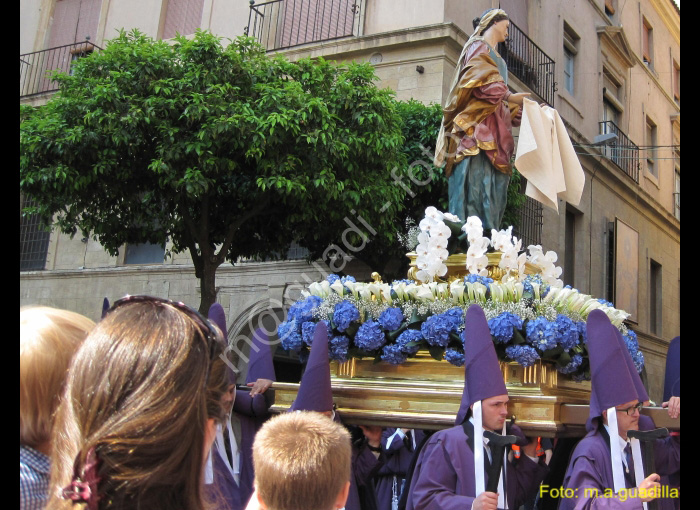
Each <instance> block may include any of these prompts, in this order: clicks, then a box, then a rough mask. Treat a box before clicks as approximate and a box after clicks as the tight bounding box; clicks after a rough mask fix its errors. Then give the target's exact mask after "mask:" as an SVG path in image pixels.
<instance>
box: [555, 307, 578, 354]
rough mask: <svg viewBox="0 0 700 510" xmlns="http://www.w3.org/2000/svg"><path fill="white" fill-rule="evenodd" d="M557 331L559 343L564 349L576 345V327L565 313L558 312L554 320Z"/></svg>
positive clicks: (566, 349)
mask: <svg viewBox="0 0 700 510" xmlns="http://www.w3.org/2000/svg"><path fill="white" fill-rule="evenodd" d="M555 324H556V327H557V332H558V333H559V345H561V346H562V347H563V348H564V350H565V351H568V350H569V349H573V348H574V347H576V346H577V345H578V327H577V326H576V324H575V323H574V321H572V320H571V319H569V318H568V317H567V316H566V315H562V314H559V315H557V319H556V321H555Z"/></svg>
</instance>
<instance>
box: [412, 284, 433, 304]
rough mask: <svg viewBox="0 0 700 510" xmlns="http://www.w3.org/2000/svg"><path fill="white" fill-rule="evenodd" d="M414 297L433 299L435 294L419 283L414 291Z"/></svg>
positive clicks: (426, 299) (425, 299)
mask: <svg viewBox="0 0 700 510" xmlns="http://www.w3.org/2000/svg"><path fill="white" fill-rule="evenodd" d="M416 299H421V300H423V301H435V295H434V294H433V292H432V291H431V290H430V289H429V288H428V287H427V286H425V285H421V286H420V287H419V288H418V290H417V291H416Z"/></svg>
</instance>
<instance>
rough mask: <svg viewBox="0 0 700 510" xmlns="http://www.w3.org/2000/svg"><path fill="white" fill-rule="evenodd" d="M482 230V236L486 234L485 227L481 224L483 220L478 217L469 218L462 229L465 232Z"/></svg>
mask: <svg viewBox="0 0 700 510" xmlns="http://www.w3.org/2000/svg"><path fill="white" fill-rule="evenodd" d="M477 228H478V229H480V230H481V232H482V234H483V232H484V226H483V224H482V223H481V219H480V218H479V217H478V216H469V217H468V218H467V221H466V223H465V224H464V226H463V227H462V229H463V230H465V231H466V230H472V229H477Z"/></svg>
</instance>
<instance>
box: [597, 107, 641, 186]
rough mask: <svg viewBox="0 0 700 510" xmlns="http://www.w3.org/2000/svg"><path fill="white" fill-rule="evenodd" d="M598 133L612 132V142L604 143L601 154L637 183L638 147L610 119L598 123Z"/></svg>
mask: <svg viewBox="0 0 700 510" xmlns="http://www.w3.org/2000/svg"><path fill="white" fill-rule="evenodd" d="M598 125H599V127H600V134H601V135H605V134H614V135H616V136H617V138H616V139H615V141H614V142H612V143H609V144H607V145H605V146H604V147H603V149H602V152H603V154H604V155H605V156H606V157H607V158H609V159H610V161H612V162H613V163H615V164H616V165H617V166H618V167H619V168H620V169H621V170H622V171H623V172H624V173H625V175H627V176H628V177H629V178H630V179H632V180H633V181H634V182H636V183H637V184H639V147H638V146H637V145H636V144H635V143H634V142H633V141H632V140H630V139H629V137H628V136H627V135H626V134H625V133H624V132H623V131H622V130H621V129H620V128H619V127H618V126H617V124H615V123H614V122H613V121H611V120H606V121H603V122H599V123H598Z"/></svg>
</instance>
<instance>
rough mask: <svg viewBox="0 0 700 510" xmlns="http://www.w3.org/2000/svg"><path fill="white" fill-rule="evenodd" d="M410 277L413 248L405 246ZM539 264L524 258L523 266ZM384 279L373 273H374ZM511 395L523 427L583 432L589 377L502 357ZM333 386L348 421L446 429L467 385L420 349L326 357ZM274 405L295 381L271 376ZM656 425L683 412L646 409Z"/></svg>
mask: <svg viewBox="0 0 700 510" xmlns="http://www.w3.org/2000/svg"><path fill="white" fill-rule="evenodd" d="M407 256H408V257H409V258H410V259H411V268H410V269H409V272H408V277H409V278H411V279H414V278H415V273H416V269H417V268H416V254H415V253H408V254H407ZM487 256H488V258H489V265H488V267H487V270H488V277H490V278H493V279H494V281H499V280H500V279H501V278H502V277H503V276H504V271H503V270H502V269H501V268H499V267H498V262H499V260H500V257H501V253H499V252H491V253H488V254H487ZM465 259H466V255H465V254H455V255H450V256H449V258H448V259H447V261H446V265H447V267H448V273H447V275H446V277H447V278H448V280H452V281H453V280H454V279H456V278H461V277H463V276H464V275H465V274H466V273H465ZM537 272H539V271H538V268H537V267H536V266H534V265H532V264H530V263H527V265H526V269H525V273H526V274H535V273H537ZM372 277H373V278H374V280H375V282H381V277H380V275H379V274H378V273H372ZM500 365H501V371H502V373H503V380H504V381H505V383H506V388H507V389H508V395H509V397H510V402H509V413H510V418H511V419H512V420H513V421H514V422H515V423H517V424H518V425H519V426H520V428H522V429H523V430H524V431H525V432H526V433H527V434H528V435H531V436H535V435H537V436H542V437H577V436H583V435H584V434H585V422H586V419H587V418H588V411H589V409H588V402H589V399H590V391H591V383H590V381H581V382H576V381H573V380H572V379H570V378H567V377H566V376H563V375H562V374H560V373H559V372H558V371H557V370H556V369H555V367H554V366H553V364H552V363H547V362H542V361H541V360H538V361H537V362H536V363H535V364H534V365H533V366H529V367H524V366H522V365H520V364H519V363H517V362H504V361H501V362H500ZM331 387H332V390H333V401H334V402H335V404H336V406H337V411H338V412H339V413H340V414H341V416H342V417H343V421H344V422H346V423H348V424H364V425H378V426H383V427H389V426H391V427H405V428H418V429H432V430H436V429H443V428H448V427H451V426H453V425H454V419H455V416H456V415H457V412H458V410H459V406H460V402H461V398H462V390H463V388H464V367H458V366H454V365H451V364H450V363H448V362H446V361H444V360H443V361H437V360H435V359H433V358H432V356H430V354H429V353H428V352H427V351H425V350H421V351H419V352H418V354H417V355H416V356H415V357H413V358H409V359H408V360H406V361H405V362H404V363H403V364H401V365H392V364H389V363H384V362H380V363H376V362H375V361H374V359H358V358H352V359H350V360H348V361H346V362H344V363H338V362H336V361H331ZM272 388H273V389H274V390H275V404H274V406H273V407H272V409H271V410H272V411H273V412H284V411H287V410H288V409H289V407H290V406H291V404H292V402H293V401H294V399H295V398H296V394H297V391H298V389H299V384H293V383H280V382H277V383H274V384H273V386H272ZM643 414H647V415H649V416H651V417H652V418H653V419H654V422H655V423H656V426H657V427H667V428H668V429H671V430H680V419H677V420H671V419H670V418H669V417H668V413H667V411H666V409H662V408H660V407H647V408H645V409H644V410H643Z"/></svg>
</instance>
